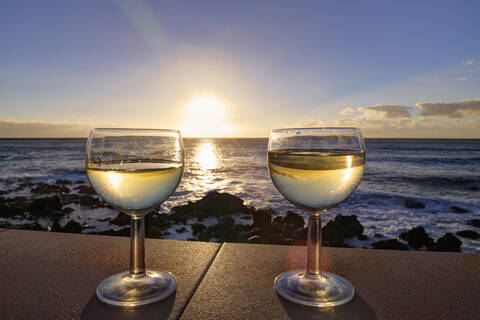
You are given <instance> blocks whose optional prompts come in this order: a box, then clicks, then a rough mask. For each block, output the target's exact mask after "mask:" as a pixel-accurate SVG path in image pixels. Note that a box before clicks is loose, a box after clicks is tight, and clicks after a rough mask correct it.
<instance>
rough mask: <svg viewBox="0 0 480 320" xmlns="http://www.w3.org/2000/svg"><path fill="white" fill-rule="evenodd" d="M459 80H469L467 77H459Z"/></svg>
mask: <svg viewBox="0 0 480 320" xmlns="http://www.w3.org/2000/svg"><path fill="white" fill-rule="evenodd" d="M457 80H458V81H466V80H467V77H458V78H457Z"/></svg>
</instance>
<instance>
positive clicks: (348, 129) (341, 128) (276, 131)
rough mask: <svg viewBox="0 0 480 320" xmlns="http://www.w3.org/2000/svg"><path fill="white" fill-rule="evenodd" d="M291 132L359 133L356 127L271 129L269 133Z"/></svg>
mask: <svg viewBox="0 0 480 320" xmlns="http://www.w3.org/2000/svg"><path fill="white" fill-rule="evenodd" d="M291 130H305V131H330V130H338V131H360V129H359V128H356V127H298V128H296V127H291V128H277V129H272V130H271V131H270V132H275V133H281V132H286V131H291Z"/></svg>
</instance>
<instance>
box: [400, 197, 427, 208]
mask: <svg viewBox="0 0 480 320" xmlns="http://www.w3.org/2000/svg"><path fill="white" fill-rule="evenodd" d="M403 204H404V205H405V207H406V208H409V209H423V208H425V204H424V203H423V202H421V201H418V200H413V199H406V200H405V201H404V202H403Z"/></svg>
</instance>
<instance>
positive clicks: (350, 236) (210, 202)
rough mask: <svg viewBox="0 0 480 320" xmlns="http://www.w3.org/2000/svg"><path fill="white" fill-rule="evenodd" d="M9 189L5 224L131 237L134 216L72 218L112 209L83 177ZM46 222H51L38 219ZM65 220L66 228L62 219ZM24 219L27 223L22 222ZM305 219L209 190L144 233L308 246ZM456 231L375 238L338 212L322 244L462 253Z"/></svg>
mask: <svg viewBox="0 0 480 320" xmlns="http://www.w3.org/2000/svg"><path fill="white" fill-rule="evenodd" d="M0 182H2V183H3V184H4V186H6V188H5V189H4V190H2V191H0V218H6V219H10V221H17V222H18V221H22V223H10V222H1V223H0V227H1V228H20V229H29V230H45V231H51V232H70V233H87V234H104V235H119V236H128V235H129V225H130V219H129V217H128V216H126V215H124V214H122V213H119V214H118V215H117V216H116V217H114V218H105V219H102V220H98V221H101V222H104V223H108V224H109V225H111V226H112V228H111V229H107V230H105V231H95V230H92V227H91V226H89V225H88V224H83V225H82V224H80V223H78V222H76V221H75V220H74V219H69V217H70V215H71V214H72V213H73V212H74V209H73V208H72V207H73V206H81V207H84V208H86V209H89V210H96V209H99V208H110V209H113V208H111V207H109V205H108V204H106V203H105V202H103V201H102V200H101V198H100V197H99V196H98V195H96V193H95V191H94V190H93V189H92V188H91V187H90V186H89V185H88V184H86V183H85V181H83V180H79V181H75V182H73V181H70V180H57V181H56V182H55V183H54V184H47V183H43V182H36V183H35V182H33V181H32V179H30V178H28V177H27V178H20V179H18V181H10V180H2V181H0ZM18 192H24V194H28V192H29V193H30V194H31V196H30V197H28V196H24V195H21V196H18V195H17V196H13V197H5V196H4V195H8V194H10V193H13V194H15V193H18ZM404 205H405V207H407V208H411V209H413V210H415V209H421V208H424V207H425V204H423V203H422V202H420V201H418V200H415V199H407V200H405V203H404ZM451 209H452V210H453V211H455V212H456V213H459V214H462V213H466V212H468V211H467V210H466V209H464V208H460V207H454V208H453V207H452V208H451ZM39 219H43V220H44V221H45V220H47V221H48V226H45V224H43V225H42V224H41V223H39V222H38V221H39ZM61 220H62V221H65V220H67V222H66V223H64V224H63V226H62V225H61V224H60V222H59V221H61ZM23 221H26V222H25V223H23ZM467 224H468V225H470V226H472V227H475V228H480V219H471V220H468V221H467ZM306 231H307V230H306V227H305V221H304V219H303V217H302V216H301V215H299V214H298V213H295V212H293V211H288V212H287V213H286V215H284V216H281V215H279V214H278V213H277V212H276V211H274V210H273V209H265V208H260V209H256V208H253V207H249V206H246V205H244V201H243V200H242V199H240V198H238V197H236V196H234V195H231V194H228V193H219V192H217V191H210V192H208V193H207V194H206V195H205V196H204V197H203V198H202V199H200V200H198V201H196V202H189V203H188V204H186V205H182V206H177V207H174V208H173V209H172V210H171V212H170V214H157V213H154V214H149V215H148V216H147V217H146V235H147V237H150V238H165V237H169V236H171V235H172V232H175V233H177V234H184V233H187V232H189V234H191V237H189V238H188V239H187V240H193V241H218V242H247V243H263V244H287V245H305V243H306V233H307V232H306ZM456 235H457V236H458V237H461V238H468V239H479V238H480V234H479V233H478V232H477V231H474V230H461V231H458V232H456ZM457 236H455V235H453V234H452V233H445V234H444V235H443V236H441V237H440V238H438V239H437V240H434V239H432V238H431V237H430V236H429V235H428V234H427V233H426V232H425V229H424V228H423V227H416V228H412V229H410V230H407V231H404V232H401V233H400V234H398V236H397V237H396V238H392V239H386V238H385V237H384V236H383V235H381V234H379V233H377V234H375V235H374V237H373V238H369V237H368V236H366V235H365V234H364V227H363V226H362V225H361V223H360V222H359V221H358V220H357V217H356V216H355V215H348V216H344V215H341V214H338V215H337V216H336V217H335V218H333V219H331V220H330V221H328V222H327V223H326V224H324V227H323V229H322V242H323V244H324V245H325V246H335V247H352V246H353V247H365V248H374V249H391V250H422V251H457V252H460V251H461V245H462V241H461V240H460V239H459V238H458V237H457Z"/></svg>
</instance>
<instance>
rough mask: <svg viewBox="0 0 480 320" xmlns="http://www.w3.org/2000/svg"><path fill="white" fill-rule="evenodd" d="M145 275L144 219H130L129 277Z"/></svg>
mask: <svg viewBox="0 0 480 320" xmlns="http://www.w3.org/2000/svg"><path fill="white" fill-rule="evenodd" d="M143 274H145V218H143V217H142V218H132V219H131V224H130V276H139V275H143Z"/></svg>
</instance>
